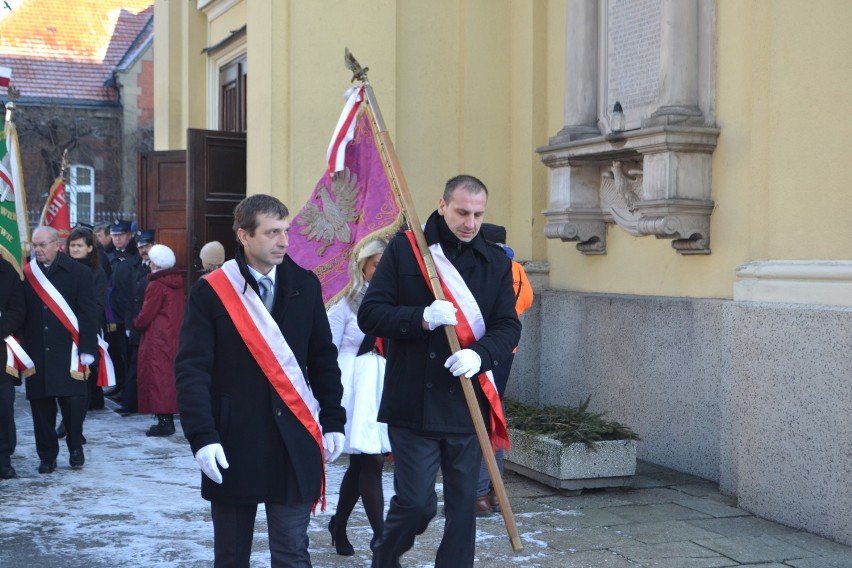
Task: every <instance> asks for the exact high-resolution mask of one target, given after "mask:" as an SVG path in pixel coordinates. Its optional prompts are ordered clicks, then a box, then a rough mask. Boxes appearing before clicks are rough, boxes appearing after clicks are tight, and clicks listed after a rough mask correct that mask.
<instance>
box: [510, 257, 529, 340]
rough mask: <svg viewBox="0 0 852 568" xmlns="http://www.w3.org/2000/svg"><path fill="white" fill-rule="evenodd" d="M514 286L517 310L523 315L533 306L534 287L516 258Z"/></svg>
mask: <svg viewBox="0 0 852 568" xmlns="http://www.w3.org/2000/svg"><path fill="white" fill-rule="evenodd" d="M512 286H513V287H514V288H515V311H516V312H518V317H521V314H522V313H524V312H525V311H527V309H528V308H529V307H530V306H532V301H533V289H532V286H530V281H529V280H528V279H527V273H526V272H525V271H524V267H523V266H521V265H520V264H519V263H517V262H515V261H514V260H513V261H512ZM517 351H518V347H517V346H515V348H514V349H513V350H512V352H513V353H516V352H517Z"/></svg>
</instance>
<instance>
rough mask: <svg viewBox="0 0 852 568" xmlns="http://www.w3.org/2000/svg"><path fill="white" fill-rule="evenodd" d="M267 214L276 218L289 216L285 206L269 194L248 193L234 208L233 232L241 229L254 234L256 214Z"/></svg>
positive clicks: (256, 220) (256, 222)
mask: <svg viewBox="0 0 852 568" xmlns="http://www.w3.org/2000/svg"><path fill="white" fill-rule="evenodd" d="M259 215H269V216H271V217H275V218H277V219H286V218H287V217H289V216H290V212H289V211H288V210H287V206H286V205H284V204H283V203H281V202H280V201H279V200H278V199H276V198H274V197H272V196H271V195H264V194H262V193H258V194H256V195H250V196H248V197H246V198H245V199H243V200H242V201H240V202H239V203H237V206H236V207H235V208H234V234H236V233H237V230H238V229H242V230H244V231H245V232H247V233H248V234H249V235H251V236H254V231H255V229H257V226H258V225H259V223H258V219H257V218H258V216H259Z"/></svg>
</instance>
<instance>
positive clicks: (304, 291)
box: [175, 249, 346, 505]
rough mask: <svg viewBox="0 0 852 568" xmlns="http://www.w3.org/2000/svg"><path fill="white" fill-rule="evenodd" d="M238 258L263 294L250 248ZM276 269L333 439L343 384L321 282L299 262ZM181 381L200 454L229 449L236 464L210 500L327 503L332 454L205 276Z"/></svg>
mask: <svg viewBox="0 0 852 568" xmlns="http://www.w3.org/2000/svg"><path fill="white" fill-rule="evenodd" d="M236 261H237V262H238V263H239V265H240V269H241V271H242V274H243V276H244V277H245V278H246V280H247V282H248V286H251V287H252V288H253V289H255V291H257V284H256V282H255V280H254V278H253V277H252V276H251V274H250V273H249V272H248V270H247V268H246V266H245V261H244V257H243V253H242V250H241V249H240V250H238V251H237V254H236ZM276 270H277V272H276V276H275V279H276V280H275V289H276V292H275V303H274V306H273V310H272V316H273V318H274V319H275V321H276V322H278V325H279V328H280V329H281V331H282V333H283V334H284V337H285V339H286V340H287V343H288V345H289V346H290V348H291V349H292V350H293V353H294V355H295V357H296V359H297V360H298V362H299V365H300V367H301V368H302V372H303V373H305V376H306V377H307V379H308V381H309V383H310V387H311V389H312V391H313V394H314V397H315V398H316V399H317V401H318V402H319V404H320V426H321V427H322V430H323V432H324V433H328V432H343V426H344V424H345V422H346V413H345V411H344V409H343V407H342V406H341V405H340V399H341V396H342V394H343V387H342V386H341V383H340V369H338V367H337V349H336V348H335V346H334V343H332V340H331V331H330V329H329V325H328V318H327V317H326V315H325V307H324V305H323V301H322V290H321V287H320V283H319V280H318V279H317V277H316V276H315V275H314V274H313V273H312V272H309V271H307V270H305V269H303V268H300V267H299V266H297V265H296V264H295V263H294V262H293V261H292V260H291V259H290V257H289V256H287V257H285V258H284V262H283V263H282V264H280V265H279V266H278V267H277V268H276ZM175 381H176V385H177V393H178V407H179V408H180V419H181V424H182V425H183V431H184V434H185V436H186V438H187V440H189V444H190V446H191V448H192V452H193V454H195V452H197V451H198V450H199V449H200V448H202V447H204V446H206V445H208V444H213V443H220V444H222V446H223V448H224V451H225V456H226V457H227V459H228V463H229V464H230V467H229V468H228V469H226V470H223V471H222V478H223V483H222V484H221V485H218V484H216V483H214V482H213V481H211V480H210V479H208V478H207V476H205V475H203V474H202V476H201V495H202V497H204V498H205V499H208V500H211V501H217V502H222V503H227V504H233V505H237V504H250V503H262V502H263V503H283V504H291V505H292V504H298V503H306V502H309V501H315V500H316V499H317V498H318V497H319V495H320V483H321V479H322V451H321V450H320V448H319V446H318V445H317V443H316V442H315V441H314V439H313V437H312V436H311V435H310V434H309V433H308V431H307V430H306V429H305V428H304V427H303V426H302V425H301V423H300V422H299V421H298V419H297V418H296V416H295V415H294V414H293V413H292V412H291V411H290V410H289V408H288V407H287V405H285V404H284V402H283V401H282V399H281V397H280V396H279V395H278V393H277V392H276V391H275V389H274V388H273V387H272V385H271V384H270V382H269V381H268V380H267V378H266V376H265V375H264V374H263V372H262V371H261V369H260V367H259V366H258V364H257V363H256V362H255V360H254V358H253V357H252V355H251V353H250V352H249V350H248V348H247V347H246V345H245V343H244V342H243V340H242V339H241V337H240V335H239V333H238V332H237V329H236V328H235V327H234V324H233V322H232V320H231V318H230V316H229V315H228V312H227V311H226V310H225V306H224V305H223V304H222V302H221V301H220V300H219V297H218V296H217V295H216V292H215V291H214V290H213V288H212V287H211V286H210V284H209V283H208V282H207V281H206V280H205V279H203V278H202V279H200V280H199V281H198V282H196V283H195V284H194V285H193V287H192V289H191V290H190V293H189V298H188V300H187V305H186V312H185V315H184V318H183V323H182V324H181V331H180V340H179V345H178V354H177V358H176V360H175Z"/></svg>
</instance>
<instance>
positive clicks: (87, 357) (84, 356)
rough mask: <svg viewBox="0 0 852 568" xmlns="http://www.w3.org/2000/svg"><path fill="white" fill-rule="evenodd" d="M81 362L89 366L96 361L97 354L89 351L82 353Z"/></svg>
mask: <svg viewBox="0 0 852 568" xmlns="http://www.w3.org/2000/svg"><path fill="white" fill-rule="evenodd" d="M80 362H81V363H82V364H84V365H86V366H89V365H91V364H92V363H94V362H95V356H94V355H89V354H88V353H80Z"/></svg>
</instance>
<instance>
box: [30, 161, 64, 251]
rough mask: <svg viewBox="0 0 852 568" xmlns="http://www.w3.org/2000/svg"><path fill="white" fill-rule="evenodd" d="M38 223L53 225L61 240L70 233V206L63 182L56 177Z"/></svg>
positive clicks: (47, 225)
mask: <svg viewBox="0 0 852 568" xmlns="http://www.w3.org/2000/svg"><path fill="white" fill-rule="evenodd" d="M38 224H39V225H42V226H45V227H53V228H54V229H56V230H57V231H59V238H60V239H61V240H62V242H63V249H64V242H65V239H67V238H68V235H70V234H71V206H70V204H69V203H68V192H66V191H65V182H63V181H62V178H61V177H60V178H57V179H56V181H55V182H53V186H52V187H51V188H50V193H49V194H48V195H47V202H46V203H45V204H44V210H43V211H42V212H41V219H40V220H39V222H38Z"/></svg>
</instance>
